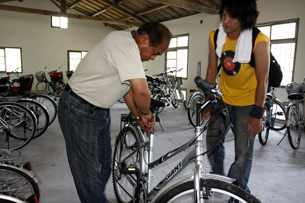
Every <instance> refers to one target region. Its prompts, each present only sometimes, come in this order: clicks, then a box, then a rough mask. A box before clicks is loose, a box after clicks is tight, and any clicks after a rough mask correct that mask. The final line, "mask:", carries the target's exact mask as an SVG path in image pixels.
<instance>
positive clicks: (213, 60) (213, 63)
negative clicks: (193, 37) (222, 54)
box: [201, 38, 218, 120]
mask: <svg viewBox="0 0 305 203" xmlns="http://www.w3.org/2000/svg"><path fill="white" fill-rule="evenodd" d="M217 59H218V57H217V55H216V50H215V48H214V47H213V44H212V42H211V39H210V38H209V61H208V68H207V73H206V78H205V80H206V81H207V82H209V83H212V84H214V83H215V81H216V76H217V72H218V70H217ZM210 112H211V107H208V108H207V110H206V111H203V112H202V113H201V120H202V119H208V118H210V115H211V114H210Z"/></svg>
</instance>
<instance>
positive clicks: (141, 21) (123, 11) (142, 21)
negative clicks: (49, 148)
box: [102, 0, 146, 23]
mask: <svg viewBox="0 0 305 203" xmlns="http://www.w3.org/2000/svg"><path fill="white" fill-rule="evenodd" d="M102 1H103V2H105V3H107V4H109V5H110V6H112V7H113V8H115V9H117V10H119V11H120V12H122V13H124V14H125V15H128V16H130V17H131V18H133V19H134V20H136V21H138V22H139V23H146V21H144V20H143V19H141V18H139V17H137V16H136V15H134V14H133V13H131V12H129V11H127V10H125V9H123V8H121V7H120V6H118V5H117V4H115V3H112V2H111V1H109V0H102ZM123 2H124V1H122V2H119V4H121V3H123Z"/></svg>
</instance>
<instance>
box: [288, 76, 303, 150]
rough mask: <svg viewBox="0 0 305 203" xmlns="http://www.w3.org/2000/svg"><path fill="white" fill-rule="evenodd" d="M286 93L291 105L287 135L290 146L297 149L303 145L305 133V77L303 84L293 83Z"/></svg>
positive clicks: (289, 106) (289, 85) (289, 107)
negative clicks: (303, 133)
mask: <svg viewBox="0 0 305 203" xmlns="http://www.w3.org/2000/svg"><path fill="white" fill-rule="evenodd" d="M286 91H287V93H288V99H289V100H290V104H289V105H288V108H287V113H286V118H287V120H286V127H287V131H286V133H285V135H288V140H289V144H290V146H291V147H292V148H293V149H297V148H298V147H299V146H300V143H301V136H302V132H304V131H305V124H304V122H305V119H304V115H305V109H304V93H305V77H304V78H303V82H301V83H298V82H292V83H290V84H288V85H287V87H286Z"/></svg>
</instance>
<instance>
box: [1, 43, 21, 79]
mask: <svg viewBox="0 0 305 203" xmlns="http://www.w3.org/2000/svg"><path fill="white" fill-rule="evenodd" d="M12 71H17V72H19V73H21V72H22V61H21V48H6V47H0V72H12Z"/></svg>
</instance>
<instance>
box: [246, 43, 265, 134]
mask: <svg viewBox="0 0 305 203" xmlns="http://www.w3.org/2000/svg"><path fill="white" fill-rule="evenodd" d="M254 58H255V73H256V77H257V87H256V94H255V105H256V106H258V107H263V106H264V102H265V99H266V94H267V87H268V76H269V64H270V48H269V43H268V42H259V43H258V44H257V45H256V48H255V51H254ZM250 128H252V133H251V137H254V136H255V135H256V134H258V133H260V132H261V131H262V119H257V118H254V117H250V119H249V121H248V130H250Z"/></svg>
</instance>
